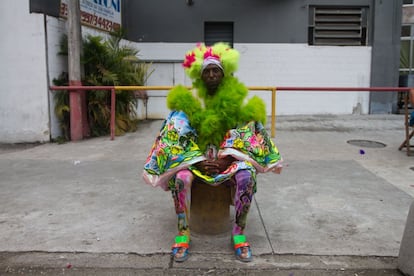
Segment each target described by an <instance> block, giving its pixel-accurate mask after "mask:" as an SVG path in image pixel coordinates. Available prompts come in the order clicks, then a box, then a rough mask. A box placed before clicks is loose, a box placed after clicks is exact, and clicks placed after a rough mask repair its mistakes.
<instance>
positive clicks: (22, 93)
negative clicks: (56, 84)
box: [0, 0, 49, 143]
mask: <svg viewBox="0 0 414 276" xmlns="http://www.w3.org/2000/svg"><path fill="white" fill-rule="evenodd" d="M2 6H3V7H7V8H1V9H0V18H1V21H2V24H0V37H1V51H0V64H1V65H2V70H0V83H1V88H0V99H1V100H0V130H1V131H0V143H18V142H37V141H41V142H42V141H48V140H49V111H48V94H47V72H46V51H45V47H44V45H45V34H44V27H43V26H44V23H43V15H39V14H30V13H29V1H15V0H3V1H2Z"/></svg>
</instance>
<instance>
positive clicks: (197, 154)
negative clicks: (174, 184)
mask: <svg viewBox="0 0 414 276" xmlns="http://www.w3.org/2000/svg"><path fill="white" fill-rule="evenodd" d="M195 140H196V132H195V130H194V129H193V128H192V127H191V126H190V124H189V121H188V117H187V116H186V114H185V113H184V112H182V111H173V112H171V113H170V114H169V116H168V117H167V119H166V120H165V121H164V123H163V125H162V127H161V130H160V133H159V135H158V136H157V138H156V139H155V142H154V144H153V146H152V148H151V150H150V152H149V154H148V157H147V159H146V161H145V165H144V172H143V178H144V180H145V182H146V183H147V184H150V185H152V186H154V187H157V186H160V187H161V188H163V189H164V190H168V181H169V179H170V178H171V177H173V176H174V175H175V174H176V173H177V172H178V171H179V170H183V169H186V168H188V167H189V166H191V165H192V164H194V163H197V162H200V161H202V160H204V159H205V158H204V156H203V154H202V152H201V151H200V149H199V147H198V145H197V144H196V143H195V142H194V141H195Z"/></svg>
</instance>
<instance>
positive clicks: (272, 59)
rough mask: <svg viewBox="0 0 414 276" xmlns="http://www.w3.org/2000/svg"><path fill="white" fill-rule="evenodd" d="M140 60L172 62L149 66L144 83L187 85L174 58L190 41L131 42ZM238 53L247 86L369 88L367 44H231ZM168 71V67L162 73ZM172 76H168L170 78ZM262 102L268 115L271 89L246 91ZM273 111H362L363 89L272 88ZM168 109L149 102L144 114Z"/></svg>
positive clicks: (155, 101) (364, 110)
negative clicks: (327, 90)
mask: <svg viewBox="0 0 414 276" xmlns="http://www.w3.org/2000/svg"><path fill="white" fill-rule="evenodd" d="M135 46H136V47H137V48H139V49H140V57H141V59H144V60H162V61H163V62H166V61H168V60H172V61H175V62H176V64H175V66H174V67H170V68H171V69H166V68H167V65H165V63H162V64H157V63H156V62H155V63H154V64H153V69H155V71H154V72H153V73H152V75H151V77H150V79H149V82H148V84H149V85H158V84H162V85H176V84H179V83H182V84H185V85H189V84H190V80H189V79H188V78H187V77H186V76H184V74H183V68H182V67H180V66H179V64H178V63H177V60H182V59H183V57H184V55H185V53H186V52H187V51H188V50H190V49H192V48H193V47H194V46H195V44H167V43H155V44H154V43H137V44H135ZM234 47H235V48H236V49H238V50H239V51H240V54H241V56H240V64H239V70H238V72H237V73H236V75H237V76H238V77H239V79H240V80H241V81H242V82H244V83H245V84H246V85H247V86H276V87H283V86H284V87H286V86H289V87H292V86H295V87H369V86H370V74H371V69H370V65H371V47H335V46H323V47H322V46H308V45H306V44H235V45H234ZM168 70H171V71H170V73H168ZM172 76H174V77H172ZM250 95H259V96H260V97H262V98H263V99H264V100H265V101H266V103H267V112H268V114H269V115H270V113H271V93H270V92H265V91H263V92H261V91H260V92H251V93H250ZM276 99H277V104H276V113H277V114H278V115H293V114H352V113H362V114H367V113H368V111H369V109H368V108H369V93H368V92H364V91H362V92H349V91H347V92H313V91H311V92H310V91H285V92H283V91H278V92H277V97H276ZM167 113H168V110H166V107H165V102H164V101H163V100H162V99H161V98H157V99H151V98H150V100H149V105H148V110H147V116H148V118H158V117H160V116H161V118H163V117H164V116H165V115H166V114H167Z"/></svg>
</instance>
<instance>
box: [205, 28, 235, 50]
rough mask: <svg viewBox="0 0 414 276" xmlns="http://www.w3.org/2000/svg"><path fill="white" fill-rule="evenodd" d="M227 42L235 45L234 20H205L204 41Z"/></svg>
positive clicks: (207, 43) (209, 43) (211, 42)
mask: <svg viewBox="0 0 414 276" xmlns="http://www.w3.org/2000/svg"><path fill="white" fill-rule="evenodd" d="M216 42H227V43H228V44H229V45H230V46H231V47H233V22H204V43H205V44H206V45H213V44H214V43H216Z"/></svg>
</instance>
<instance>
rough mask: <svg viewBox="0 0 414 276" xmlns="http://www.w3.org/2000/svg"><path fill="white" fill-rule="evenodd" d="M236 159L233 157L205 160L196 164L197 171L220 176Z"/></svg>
mask: <svg viewBox="0 0 414 276" xmlns="http://www.w3.org/2000/svg"><path fill="white" fill-rule="evenodd" d="M234 160H235V159H234V158H233V157H231V156H226V157H224V158H220V159H216V160H204V161H201V162H198V163H197V164H196V167H197V169H198V170H199V171H200V172H202V173H203V174H206V175H214V174H219V173H220V172H222V171H225V170H226V169H227V168H228V167H229V166H230V165H231V163H232V162H233V161H234Z"/></svg>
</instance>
